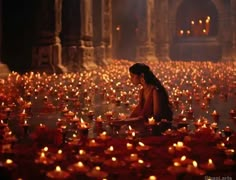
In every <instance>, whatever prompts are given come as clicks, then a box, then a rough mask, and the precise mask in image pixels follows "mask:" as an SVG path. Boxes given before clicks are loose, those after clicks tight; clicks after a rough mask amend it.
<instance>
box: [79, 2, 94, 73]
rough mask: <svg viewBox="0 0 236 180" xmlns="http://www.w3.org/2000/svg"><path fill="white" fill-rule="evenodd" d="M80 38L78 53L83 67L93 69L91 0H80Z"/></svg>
mask: <svg viewBox="0 0 236 180" xmlns="http://www.w3.org/2000/svg"><path fill="white" fill-rule="evenodd" d="M80 2H81V39H80V46H79V55H80V58H81V59H82V66H83V68H85V69H94V68H96V67H97V65H96V64H95V62H94V47H93V18H92V0H81V1H80Z"/></svg>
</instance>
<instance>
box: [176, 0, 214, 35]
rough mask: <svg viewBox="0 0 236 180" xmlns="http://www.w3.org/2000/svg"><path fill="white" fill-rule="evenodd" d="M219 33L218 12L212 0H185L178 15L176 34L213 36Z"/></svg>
mask: <svg viewBox="0 0 236 180" xmlns="http://www.w3.org/2000/svg"><path fill="white" fill-rule="evenodd" d="M217 33H218V14H217V10H216V7H215V5H214V4H213V3H212V1H211V0H197V1H196V0H184V1H183V2H182V4H181V5H180V7H179V9H178V11H177V15H176V36H177V37H179V38H180V39H181V38H190V37H212V36H216V35H217Z"/></svg>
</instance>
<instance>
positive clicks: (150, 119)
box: [148, 117, 156, 125]
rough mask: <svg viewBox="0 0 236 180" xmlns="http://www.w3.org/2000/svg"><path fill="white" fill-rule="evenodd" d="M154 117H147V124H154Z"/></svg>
mask: <svg viewBox="0 0 236 180" xmlns="http://www.w3.org/2000/svg"><path fill="white" fill-rule="evenodd" d="M155 122H156V121H155V119H154V118H153V117H151V118H148V124H149V125H154V124H155Z"/></svg>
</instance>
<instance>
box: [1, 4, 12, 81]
mask: <svg viewBox="0 0 236 180" xmlns="http://www.w3.org/2000/svg"><path fill="white" fill-rule="evenodd" d="M9 73H10V70H9V69H8V67H7V65H6V64H4V63H3V62H2V0H0V78H3V77H6V76H8V74H9Z"/></svg>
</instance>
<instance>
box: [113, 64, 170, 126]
mask: <svg viewBox="0 0 236 180" xmlns="http://www.w3.org/2000/svg"><path fill="white" fill-rule="evenodd" d="M129 72H130V78H131V82H132V83H133V84H134V85H136V86H138V85H139V84H140V85H141V86H142V88H141V89H140V92H139V102H138V104H137V106H136V107H135V108H134V110H133V112H132V113H131V114H130V116H129V117H128V118H127V119H125V120H121V121H118V122H116V123H115V124H117V125H118V124H119V125H122V124H129V125H133V126H137V125H138V124H139V126H140V127H144V123H145V122H146V121H147V120H148V119H149V118H154V119H155V121H156V122H161V121H163V120H164V122H171V121H172V118H173V112H172V109H171V104H170V102H169V97H168V93H167V91H166V89H165V88H164V86H163V85H162V84H161V82H160V81H159V80H158V79H157V77H156V76H155V75H154V74H153V72H152V71H151V70H150V68H149V66H147V65H146V64H143V63H135V64H133V65H132V66H131V67H130V68H129Z"/></svg>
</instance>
